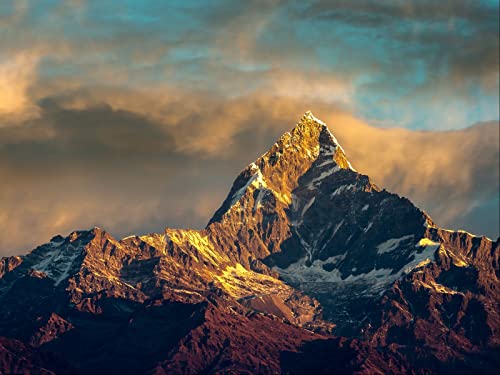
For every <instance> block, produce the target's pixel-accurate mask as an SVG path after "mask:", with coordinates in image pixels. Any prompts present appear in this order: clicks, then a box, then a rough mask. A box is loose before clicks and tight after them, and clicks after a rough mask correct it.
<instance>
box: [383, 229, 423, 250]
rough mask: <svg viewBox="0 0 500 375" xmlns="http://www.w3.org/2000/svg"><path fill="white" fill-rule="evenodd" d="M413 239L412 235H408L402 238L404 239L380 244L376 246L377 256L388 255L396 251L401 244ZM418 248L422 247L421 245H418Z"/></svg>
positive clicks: (394, 239)
mask: <svg viewBox="0 0 500 375" xmlns="http://www.w3.org/2000/svg"><path fill="white" fill-rule="evenodd" d="M413 237H414V235H413V234H410V235H408V236H404V237H400V238H391V239H390V240H387V241H385V242H382V243H381V244H380V245H378V246H377V254H379V255H380V254H385V253H390V252H391V251H393V250H395V249H397V248H398V246H399V244H400V243H401V242H403V241H407V240H409V239H412V238H413ZM419 244H420V243H419ZM420 246H422V245H420Z"/></svg>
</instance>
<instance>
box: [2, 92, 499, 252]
mask: <svg viewBox="0 0 500 375" xmlns="http://www.w3.org/2000/svg"><path fill="white" fill-rule="evenodd" d="M174 92H175V93H176V94H175V95H174V94H170V95H163V96H161V97H159V96H158V95H156V94H157V93H154V92H152V93H149V94H147V93H144V92H132V91H129V92H126V91H124V90H118V91H113V90H109V89H100V88H99V87H95V88H93V89H92V90H84V91H78V90H76V91H72V92H69V93H67V94H66V95H63V94H62V93H59V94H58V95H54V96H53V97H46V98H45V99H43V100H39V102H38V113H39V116H38V117H36V118H31V119H29V120H26V121H24V122H23V123H22V124H16V125H12V126H4V127H2V128H0V178H1V180H2V181H5V183H3V184H2V185H1V186H0V206H1V207H2V211H1V214H0V227H2V228H3V233H5V234H6V235H3V236H2V237H1V238H0V249H1V250H0V251H1V253H2V254H3V255H6V254H15V253H20V252H24V251H26V250H28V249H30V248H31V247H33V246H34V245H36V244H39V243H42V242H44V241H47V240H48V239H49V238H50V237H51V236H52V235H54V234H56V233H63V234H65V233H68V232H69V231H71V230H73V229H76V228H89V227H92V226H95V225H96V226H102V227H104V228H106V229H108V230H109V231H111V233H113V234H115V235H117V236H118V237H120V236H125V235H127V234H131V233H147V232H151V231H161V230H162V229H163V228H164V227H165V226H174V227H195V228H201V227H203V226H204V225H206V223H207V222H208V220H209V218H210V216H211V215H212V214H213V212H215V210H216V209H217V208H218V206H219V205H220V204H221V202H222V201H223V199H224V197H225V195H226V194H227V192H228V191H229V189H230V186H231V184H232V181H233V179H234V178H235V177H236V175H237V174H238V173H239V171H240V170H242V169H243V168H244V167H245V166H246V165H247V164H249V163H250V162H251V161H253V160H254V159H255V158H257V157H258V156H259V155H260V154H262V153H263V152H265V151H266V150H267V149H268V148H269V147H270V146H271V145H272V143H273V142H274V141H275V140H276V139H277V138H278V137H279V136H280V135H281V133H283V132H284V131H287V130H289V129H290V128H292V127H293V126H294V124H295V123H296V122H297V121H298V119H299V118H300V117H301V115H302V113H303V112H305V111H306V110H307V109H312V110H313V111H314V112H315V114H316V115H317V116H318V117H320V118H322V119H324V120H325V121H326V122H327V123H328V124H329V127H330V129H331V130H332V131H333V132H334V134H335V135H336V136H337V138H338V139H339V141H340V142H341V143H342V145H343V146H344V148H345V150H346V152H347V155H348V157H349V159H350V160H351V162H352V163H353V165H354V166H355V168H357V169H358V171H360V172H362V173H365V174H368V175H370V176H371V177H372V179H373V180H374V182H375V183H377V184H378V185H379V186H381V187H386V188H387V189H389V190H392V191H394V192H396V193H398V194H400V195H404V196H407V197H409V198H411V199H412V200H413V201H414V202H415V203H416V204H418V205H419V206H420V207H421V208H422V209H424V210H426V211H427V212H428V213H429V214H430V215H431V216H432V217H433V218H434V219H435V220H436V221H437V223H438V224H439V225H441V226H445V227H450V228H455V229H458V228H464V229H466V230H469V231H471V232H476V233H478V234H486V235H489V236H490V237H495V238H496V236H498V200H496V201H495V198H496V197H497V194H498V189H499V186H498V180H499V173H498V163H499V150H498V145H499V140H498V122H491V123H482V124H477V125H474V126H472V127H469V128H467V129H462V130H454V131H444V132H429V131H412V130H408V129H401V128H390V129H381V128H377V127H374V126H370V125H369V124H366V123H365V122H364V121H362V120H359V119H356V118H355V117H354V116H353V115H352V114H349V113H348V112H345V111H343V109H342V107H341V106H340V107H335V106H333V105H331V104H325V103H322V102H311V103H309V104H308V103H304V101H303V100H302V99H295V98H293V97H283V96H271V95H265V93H262V92H259V93H253V94H249V95H246V96H244V97H239V98H235V99H233V100H227V99H226V98H223V97H216V96H214V95H209V94H203V93H199V94H198V95H192V93H181V92H178V91H175V90H174V89H172V91H171V93H174ZM165 93H166V92H164V94H165ZM485 204H486V206H485ZM479 212H480V213H481V215H480V214H479ZM478 217H479V218H480V217H487V218H488V220H482V221H478Z"/></svg>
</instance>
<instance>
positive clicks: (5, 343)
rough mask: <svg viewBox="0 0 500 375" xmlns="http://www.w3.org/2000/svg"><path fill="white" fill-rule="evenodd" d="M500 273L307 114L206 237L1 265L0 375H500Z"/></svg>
mask: <svg viewBox="0 0 500 375" xmlns="http://www.w3.org/2000/svg"><path fill="white" fill-rule="evenodd" d="M499 256H500V249H499V241H498V240H497V241H492V240H490V239H487V238H486V237H477V236H474V235H472V234H469V233H466V232H460V231H458V232H456V231H448V230H445V229H440V228H438V227H437V226H436V224H435V223H434V222H433V221H432V219H431V218H430V217H429V216H428V215H427V214H426V213H425V212H423V211H421V210H420V209H418V208H417V207H415V206H414V205H413V204H412V203H411V202H410V201H409V200H408V199H406V198H404V197H399V196H398V195H396V194H393V193H390V192H387V191H385V190H383V189H380V188H379V187H377V186H376V185H375V184H374V183H373V182H372V181H371V180H370V179H369V177H368V176H366V175H363V174H360V173H358V172H357V171H356V170H355V169H354V168H353V167H352V166H351V164H350V163H349V161H348V159H347V157H346V153H345V152H344V150H343V149H342V147H341V146H340V145H339V143H338V142H337V140H336V139H335V137H334V136H333V135H332V134H331V133H330V131H329V130H328V128H327V127H326V125H325V124H324V123H322V122H321V121H319V120H318V119H316V118H315V117H314V116H313V115H312V114H311V113H310V112H308V113H306V114H305V115H304V116H303V118H302V119H301V120H300V121H299V123H298V124H297V126H296V127H295V128H294V129H293V130H291V131H290V132H287V133H285V134H284V135H283V136H282V137H281V138H280V139H279V140H278V141H277V142H276V143H275V144H274V145H273V146H272V147H271V148H270V150H269V151H268V152H267V153H265V154H264V155H262V156H261V157H260V158H259V159H257V160H256V161H255V162H254V163H251V164H250V165H249V166H248V167H247V168H245V169H244V170H243V171H242V172H241V174H240V175H239V176H238V177H237V178H236V180H235V182H234V184H233V187H232V188H231V190H230V192H229V194H228V196H227V198H226V199H225V201H224V202H223V203H222V205H221V207H220V208H219V209H218V210H217V211H216V213H215V214H214V216H213V217H212V219H211V220H210V222H209V224H208V225H207V227H206V228H205V229H203V230H182V229H169V228H167V229H166V230H165V231H164V232H163V233H154V234H149V235H142V236H131V237H127V238H124V239H121V240H118V239H115V238H114V237H113V236H112V235H110V234H109V233H107V232H106V231H104V230H102V229H100V228H93V229H91V230H86V231H75V232H72V233H71V234H70V235H69V236H67V237H62V236H56V237H54V238H52V239H51V241H50V242H48V243H46V244H44V245H41V246H39V247H37V248H36V249H34V250H33V251H32V252H31V253H29V254H28V255H24V256H18V257H8V258H2V259H1V260H0V317H1V319H0V336H3V338H2V339H1V340H0V373H16V372H26V373H51V372H52V373H81V374H87V373H92V374H94V373H106V374H109V373H120V374H123V373H130V374H137V373H158V374H163V373H168V374H170V373H179V374H181V373H187V374H197V373H249V374H251V373H269V374H275V373H280V372H281V373H363V374H373V373H459V372H465V373H467V372H472V371H474V372H483V373H495V372H496V369H497V368H498V366H499V362H498V359H497V358H498V349H499V341H500V337H499V329H500V317H499V313H498V311H499V308H498V307H499V298H500V293H499V290H500V289H499V288H500V285H499V279H498V278H499ZM44 371H45V372H44Z"/></svg>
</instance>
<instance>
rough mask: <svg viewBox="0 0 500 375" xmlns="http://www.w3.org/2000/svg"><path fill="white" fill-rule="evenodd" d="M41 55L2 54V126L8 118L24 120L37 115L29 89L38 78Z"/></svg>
mask: <svg viewBox="0 0 500 375" xmlns="http://www.w3.org/2000/svg"><path fill="white" fill-rule="evenodd" d="M39 59H40V56H39V55H37V54H36V53H34V52H27V51H23V52H19V53H17V54H15V55H13V56H8V57H7V56H2V55H0V126H2V125H1V124H2V122H5V121H6V119H9V121H12V120H13V119H16V120H18V121H19V120H23V119H26V118H28V117H31V116H34V115H36V110H37V108H36V106H34V105H33V103H31V102H30V100H29V94H28V89H29V87H30V85H31V84H32V83H33V82H35V80H36V68H37V65H38V61H39Z"/></svg>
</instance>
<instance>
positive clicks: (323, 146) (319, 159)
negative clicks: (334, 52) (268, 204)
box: [210, 111, 354, 223]
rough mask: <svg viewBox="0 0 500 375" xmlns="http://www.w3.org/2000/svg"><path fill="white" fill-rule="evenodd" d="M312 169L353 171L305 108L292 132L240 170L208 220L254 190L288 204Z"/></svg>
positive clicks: (326, 131) (324, 127)
mask: <svg viewBox="0 0 500 375" xmlns="http://www.w3.org/2000/svg"><path fill="white" fill-rule="evenodd" d="M311 168H319V169H321V171H320V172H318V173H320V174H321V173H324V174H325V175H326V174H331V173H334V172H336V171H338V170H341V169H350V170H352V171H354V168H352V166H351V164H350V163H349V161H348V160H347V157H346V155H345V152H344V150H343V149H342V147H341V146H340V144H339V142H338V141H337V139H336V138H335V137H334V135H333V134H332V133H331V132H330V130H329V129H328V127H327V125H326V123H324V122H323V121H321V120H319V119H318V118H316V117H315V116H314V115H313V114H312V112H311V111H307V112H306V113H305V114H304V115H303V116H302V117H301V119H300V120H299V122H298V123H297V124H296V125H295V127H294V128H293V129H292V130H291V131H288V132H286V133H284V134H283V135H282V136H281V137H280V138H279V139H278V141H277V142H276V143H274V144H273V145H272V146H271V148H270V149H269V150H268V151H267V152H266V153H264V154H263V155H262V156H261V157H259V158H258V159H257V160H256V161H255V162H253V163H250V164H249V165H248V166H247V167H246V168H245V169H244V170H243V171H242V172H241V174H240V175H239V176H238V177H237V178H236V180H235V181H234V184H233V187H232V189H231V191H230V193H229V195H228V197H227V198H226V200H225V201H224V202H223V204H222V206H221V207H220V208H219V210H217V212H216V213H215V215H214V217H212V219H211V220H210V223H211V222H213V221H218V220H220V219H221V218H222V216H223V214H224V213H226V212H228V210H229V209H230V208H231V207H233V206H234V205H235V204H236V203H237V202H238V201H240V199H241V198H242V197H243V196H245V194H247V193H250V194H252V193H253V191H255V190H262V189H265V190H267V191H271V192H272V193H273V195H274V196H275V197H276V199H277V200H278V201H280V202H281V203H283V204H285V205H286V206H288V205H290V204H291V203H292V191H293V190H294V189H295V188H296V187H297V186H298V184H299V179H300V178H301V176H303V175H304V174H305V173H306V172H307V171H309V170H310V169H311ZM319 169H318V171H319Z"/></svg>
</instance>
